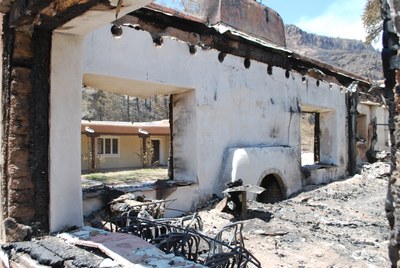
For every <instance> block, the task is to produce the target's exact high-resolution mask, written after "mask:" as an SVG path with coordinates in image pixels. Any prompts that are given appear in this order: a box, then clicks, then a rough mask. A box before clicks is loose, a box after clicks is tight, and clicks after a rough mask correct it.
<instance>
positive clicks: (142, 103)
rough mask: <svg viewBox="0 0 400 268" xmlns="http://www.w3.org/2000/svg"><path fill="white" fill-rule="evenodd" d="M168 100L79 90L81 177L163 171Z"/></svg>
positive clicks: (167, 143) (167, 140) (167, 152)
mask: <svg viewBox="0 0 400 268" xmlns="http://www.w3.org/2000/svg"><path fill="white" fill-rule="evenodd" d="M169 101H170V96H169V95H153V96H151V97H147V98H141V97H137V96H134V95H133V94H132V95H125V94H116V93H112V92H108V91H107V90H97V89H93V88H83V90H82V103H81V104H82V120H85V121H82V124H84V125H88V126H86V128H85V129H83V127H82V128H81V129H82V159H81V160H82V174H87V173H93V172H99V171H100V172H103V171H119V170H133V169H138V168H150V167H151V168H155V167H158V168H164V169H167V167H168V159H169V158H170V157H171V155H170V154H172V151H171V150H169V146H170V144H171V142H170V137H171V135H169V134H168V132H169V129H170V128H169V127H168V124H167V123H166V122H169V119H170V118H171V116H170V105H169ZM138 124H139V125H140V127H138V126H137V125H138ZM130 126H131V127H132V128H131V129H130V130H128V131H126V127H130ZM121 127H124V128H121ZM161 128H162V129H163V130H161ZM88 129H89V130H88ZM167 130H168V131H167ZM161 131H162V133H161ZM164 132H165V133H164ZM166 174H167V172H166ZM168 174H171V172H168ZM167 178H169V177H168V176H167V175H166V179H167Z"/></svg>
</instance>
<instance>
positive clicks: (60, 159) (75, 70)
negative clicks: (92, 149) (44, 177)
mask: <svg viewBox="0 0 400 268" xmlns="http://www.w3.org/2000/svg"><path fill="white" fill-rule="evenodd" d="M152 1H153V0H129V1H125V2H124V5H123V7H122V8H121V10H120V14H119V15H120V16H123V15H125V14H127V13H129V12H132V11H134V10H136V9H139V8H141V7H143V6H145V5H147V4H150V3H151V2H152ZM111 4H112V5H114V6H116V4H117V3H116V1H114V0H113V1H111ZM114 20H115V10H111V9H110V10H92V11H88V12H86V13H85V14H83V15H82V16H80V17H77V18H74V19H72V20H70V21H68V22H67V23H66V24H64V25H63V26H61V27H59V28H58V29H57V30H55V31H54V32H53V40H52V51H51V77H50V87H51V89H50V119H49V126H50V142H49V143H50V144H49V154H50V159H49V185H50V187H49V188H50V206H49V207H50V211H49V215H50V216H49V224H50V231H51V232H55V231H58V230H60V229H62V228H64V227H66V226H81V225H83V209H82V190H81V179H80V173H81V172H80V170H81V163H80V152H81V150H80V142H81V141H80V133H79V132H80V119H81V98H82V97H81V89H82V73H83V72H82V66H83V64H82V62H83V53H82V52H83V50H82V48H83V37H84V36H85V35H86V34H87V33H89V32H90V31H93V30H94V29H96V28H98V27H99V26H101V25H104V24H105V23H108V22H111V21H114ZM78 118H79V122H78Z"/></svg>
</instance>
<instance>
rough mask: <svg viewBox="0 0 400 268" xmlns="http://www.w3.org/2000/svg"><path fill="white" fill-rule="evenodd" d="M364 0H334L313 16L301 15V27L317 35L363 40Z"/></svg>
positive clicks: (299, 24)
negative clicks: (362, 16) (362, 17)
mask: <svg viewBox="0 0 400 268" xmlns="http://www.w3.org/2000/svg"><path fill="white" fill-rule="evenodd" d="M364 5H365V0H336V1H335V2H334V3H332V4H331V5H329V7H328V8H327V9H326V10H323V11H321V14H319V15H317V16H315V17H301V18H300V21H298V22H297V23H295V24H296V25H297V26H299V27H300V28H301V29H303V30H305V31H307V32H310V33H316V34H319V35H325V36H331V37H341V38H349V39H358V40H365V30H364V27H363V24H362V20H361V15H362V12H363V9H364Z"/></svg>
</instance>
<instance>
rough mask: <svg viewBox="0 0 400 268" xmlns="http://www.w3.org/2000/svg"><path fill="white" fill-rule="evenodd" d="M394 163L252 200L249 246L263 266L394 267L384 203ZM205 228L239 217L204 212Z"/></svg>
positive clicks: (247, 227)
mask: <svg viewBox="0 0 400 268" xmlns="http://www.w3.org/2000/svg"><path fill="white" fill-rule="evenodd" d="M389 171H390V168H389V164H388V163H384V162H378V163H374V164H369V165H365V166H364V167H363V170H362V172H361V175H356V176H354V177H351V178H348V179H345V180H341V181H337V182H332V183H330V184H327V185H318V186H317V185H312V186H307V187H305V189H304V191H303V192H301V193H299V194H298V195H296V196H294V197H292V198H290V199H288V200H284V201H281V202H278V203H275V204H262V203H258V202H255V201H249V203H248V206H249V211H248V219H247V220H245V221H244V230H243V235H244V240H245V241H244V242H245V247H246V248H247V249H248V250H249V251H250V252H252V253H253V254H254V255H255V256H256V257H257V258H258V259H259V260H260V261H261V263H262V267H390V261H389V257H388V250H387V247H388V241H389V236H390V229H389V225H388V221H387V220H386V215H385V210H384V204H385V198H386V192H387V184H388V176H389ZM199 213H200V216H201V217H202V219H203V221H204V232H206V233H210V234H212V233H215V232H216V231H217V230H218V229H219V228H221V227H222V226H224V225H226V224H228V223H230V222H233V221H237V219H235V218H234V216H233V215H231V214H228V213H224V212H220V211H218V210H216V209H210V210H203V211H200V212H199Z"/></svg>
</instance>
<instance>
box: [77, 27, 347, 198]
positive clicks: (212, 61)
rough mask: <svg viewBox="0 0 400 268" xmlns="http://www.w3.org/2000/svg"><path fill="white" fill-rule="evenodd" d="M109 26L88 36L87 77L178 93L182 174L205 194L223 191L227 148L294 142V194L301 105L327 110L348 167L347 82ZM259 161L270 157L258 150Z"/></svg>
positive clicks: (333, 149)
mask: <svg viewBox="0 0 400 268" xmlns="http://www.w3.org/2000/svg"><path fill="white" fill-rule="evenodd" d="M109 28H110V27H109V26H105V27H103V28H101V29H98V30H97V31H95V32H94V33H92V34H90V35H89V36H88V37H87V39H86V47H85V59H84V73H85V75H84V83H87V84H88V85H93V84H96V86H97V87H99V86H100V87H101V85H102V84H103V83H102V82H101V81H106V80H107V79H111V80H115V81H120V82H119V83H115V87H113V83H107V85H105V84H103V85H105V86H104V88H103V89H108V90H110V91H114V92H123V93H125V94H130V95H136V94H138V95H152V94H159V93H161V94H176V95H174V106H173V107H174V121H173V125H174V160H175V162H174V170H175V178H176V179H183V180H193V181H198V183H199V184H198V185H199V198H200V199H201V198H202V197H203V196H209V195H211V194H213V193H217V194H219V193H218V190H219V187H218V186H219V185H220V181H221V180H222V178H221V174H222V171H221V170H222V166H223V164H226V163H224V152H225V151H226V150H229V149H230V148H241V147H246V148H252V147H254V148H258V147H260V146H261V147H290V150H291V151H292V152H294V153H293V155H294V156H293V157H294V159H295V160H296V161H292V160H293V157H292V158H290V159H281V160H279V161H285V160H287V161H288V162H291V165H293V168H292V169H293V170H294V169H297V170H296V172H294V171H293V172H291V173H290V174H289V176H286V177H285V180H286V181H285V184H286V185H291V187H288V189H287V194H288V195H290V194H291V193H293V192H294V191H297V190H299V188H301V182H300V181H301V178H299V176H298V174H299V171H300V133H299V132H300V114H301V107H306V108H307V109H308V110H309V111H313V112H319V113H320V114H321V118H322V120H321V121H322V122H321V137H322V138H321V139H322V142H321V159H323V160H324V162H326V163H329V164H333V165H335V166H336V168H335V170H336V172H335V174H334V175H338V174H339V175H343V174H345V172H346V166H347V159H348V157H347V133H346V127H347V126H346V124H345V122H346V107H345V94H344V91H343V90H342V89H341V88H340V87H339V86H337V85H330V84H329V83H326V82H322V81H321V82H320V83H319V86H318V85H317V81H316V80H315V79H313V78H307V80H306V81H305V82H303V81H302V76H301V75H300V74H298V73H294V72H290V76H289V78H286V76H285V72H286V71H285V70H283V69H280V68H278V67H274V68H273V74H272V75H269V74H267V66H266V64H263V63H260V62H256V61H251V66H250V68H249V69H246V68H245V67H244V64H243V60H244V59H242V58H239V57H235V56H232V55H227V56H226V57H225V60H224V61H223V62H222V63H220V62H219V61H218V53H219V52H218V51H215V50H203V49H201V48H198V49H197V53H196V54H195V55H191V54H190V53H189V47H188V45H187V44H186V43H183V42H180V41H178V40H174V39H171V38H168V37H164V43H163V45H162V46H161V47H156V46H154V45H153V40H152V38H151V36H150V34H149V33H147V32H145V31H137V30H135V29H131V28H127V27H124V34H123V36H122V38H121V39H119V40H115V39H113V38H112V37H111V34H110V31H109ZM135 85H137V87H136V86H135ZM182 92H183V93H182ZM263 159H264V158H263ZM268 161H269V163H268V167H270V166H271V167H272V166H280V165H282V164H280V163H279V162H278V161H277V160H276V159H274V158H273V157H271V158H270V159H268ZM253 162H254V165H255V166H262V165H263V163H262V161H261V160H258V159H256V158H255V160H254V161H253ZM228 164H232V163H228ZM259 170H262V168H259ZM321 172H323V171H321ZM330 174H331V173H330ZM259 176H261V174H260V175H259ZM259 176H258V177H259ZM254 177H257V176H254ZM330 179H332V178H330Z"/></svg>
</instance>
